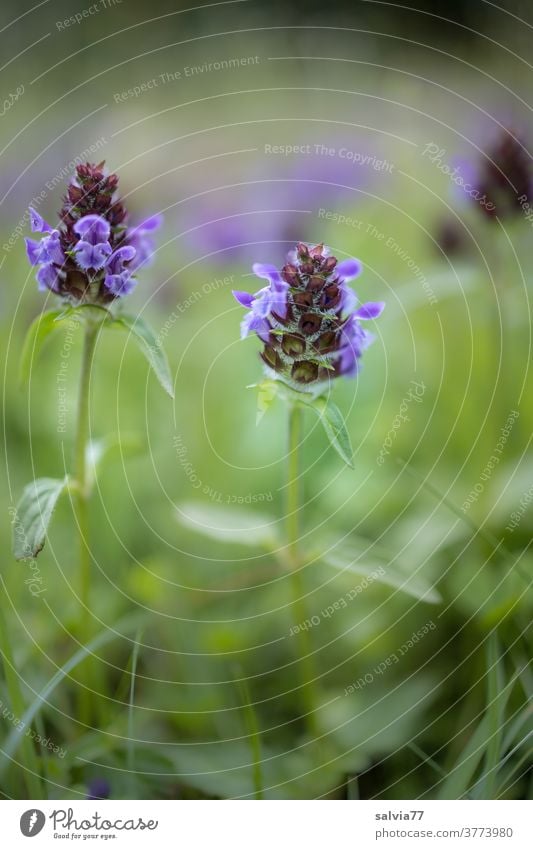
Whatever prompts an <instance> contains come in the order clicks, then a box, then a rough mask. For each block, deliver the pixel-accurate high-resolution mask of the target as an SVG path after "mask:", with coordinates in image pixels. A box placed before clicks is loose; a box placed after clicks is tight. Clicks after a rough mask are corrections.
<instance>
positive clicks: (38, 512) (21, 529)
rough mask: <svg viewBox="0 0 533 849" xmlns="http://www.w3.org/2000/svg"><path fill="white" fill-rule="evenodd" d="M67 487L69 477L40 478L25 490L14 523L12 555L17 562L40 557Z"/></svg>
mask: <svg viewBox="0 0 533 849" xmlns="http://www.w3.org/2000/svg"><path fill="white" fill-rule="evenodd" d="M67 485H68V478H63V479H62V480H58V479H56V478H38V479H37V480H35V481H33V482H32V483H29V484H28V485H27V486H26V487H25V488H24V491H23V493H22V498H21V499H20V501H19V503H18V505H17V512H16V516H15V519H14V521H13V553H14V555H15V557H16V559H17V560H25V559H26V558H28V557H37V555H38V554H39V552H40V551H41V549H42V547H43V546H44V541H45V538H46V532H47V530H48V525H49V524H50V519H51V518H52V513H53V512H54V508H55V506H56V504H57V500H58V498H59V496H60V495H61V493H62V492H63V491H64V490H65V488H66V487H67Z"/></svg>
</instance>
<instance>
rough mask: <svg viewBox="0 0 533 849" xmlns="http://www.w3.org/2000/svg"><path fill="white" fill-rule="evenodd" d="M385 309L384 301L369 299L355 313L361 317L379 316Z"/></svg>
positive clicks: (357, 316)
mask: <svg viewBox="0 0 533 849" xmlns="http://www.w3.org/2000/svg"><path fill="white" fill-rule="evenodd" d="M384 309H385V302H384V301H369V302H368V303H366V304H362V306H360V307H359V309H358V310H357V311H356V312H355V313H354V315H355V317H356V318H361V319H368V318H377V317H378V315H381V313H382V312H383V310H384Z"/></svg>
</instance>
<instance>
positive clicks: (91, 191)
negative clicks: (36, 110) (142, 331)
mask: <svg viewBox="0 0 533 849" xmlns="http://www.w3.org/2000/svg"><path fill="white" fill-rule="evenodd" d="M117 186H118V177H117V175H116V174H107V173H106V172H105V171H104V163H103V162H101V163H100V164H99V165H92V164H91V163H85V164H83V165H78V167H77V168H76V174H75V176H74V178H73V179H72V180H71V182H70V184H69V186H68V188H67V193H66V196H65V197H64V198H63V207H62V209H61V211H60V213H59V216H60V221H59V224H58V226H57V228H52V227H51V226H50V224H48V223H47V222H46V221H45V220H44V218H42V216H41V215H39V213H38V212H36V210H35V209H31V208H30V223H31V228H32V231H33V233H40V234H41V239H40V240H37V239H26V253H27V256H28V259H29V261H30V263H31V265H33V266H35V267H36V268H37V283H38V285H39V289H40V290H41V291H44V290H47V289H49V290H51V291H52V292H54V293H55V294H57V295H60V296H61V297H62V298H64V299H65V300H67V301H70V302H72V303H74V304H75V303H80V302H83V303H100V304H106V303H109V302H111V301H113V300H115V299H116V298H120V297H123V296H124V295H128V294H129V293H130V292H131V291H132V290H133V289H134V287H135V285H136V282H137V281H136V279H135V276H134V275H135V273H136V272H137V271H138V269H139V268H140V267H141V266H144V265H146V264H148V262H149V261H150V259H151V258H152V256H153V253H154V249H155V244H154V240H153V238H152V233H153V231H154V230H156V229H157V228H158V227H159V226H160V225H161V222H162V218H161V216H152V217H151V218H149V219H147V220H146V221H144V222H142V223H141V224H138V225H137V226H135V227H128V225H127V212H126V209H125V207H124V205H123V204H122V202H121V201H120V199H118V198H117V196H116V191H117Z"/></svg>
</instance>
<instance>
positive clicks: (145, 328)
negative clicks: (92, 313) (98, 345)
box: [107, 315, 174, 398]
mask: <svg viewBox="0 0 533 849" xmlns="http://www.w3.org/2000/svg"><path fill="white" fill-rule="evenodd" d="M107 326H108V327H112V328H115V329H118V330H126V331H127V332H128V333H129V334H130V335H131V338H132V339H133V341H134V342H135V343H136V344H137V345H138V346H139V348H140V350H141V351H142V353H143V354H144V356H145V357H146V359H147V360H148V362H149V363H150V366H151V367H152V368H153V370H154V372H155V375H156V377H157V379H158V381H159V383H160V384H161V386H162V387H163V389H164V390H165V392H167V393H168V394H169V395H170V397H171V398H173V397H174V389H173V386H172V377H171V374H170V368H169V365H168V360H167V357H166V354H165V352H164V350H163V348H162V347H161V345H160V344H159V341H158V339H157V336H156V335H155V333H154V331H153V330H152V328H151V327H150V325H149V324H147V323H146V322H145V321H144V320H143V319H142V318H139V317H138V316H134V315H120V316H118V317H117V318H114V319H111V321H109V323H108V324H107Z"/></svg>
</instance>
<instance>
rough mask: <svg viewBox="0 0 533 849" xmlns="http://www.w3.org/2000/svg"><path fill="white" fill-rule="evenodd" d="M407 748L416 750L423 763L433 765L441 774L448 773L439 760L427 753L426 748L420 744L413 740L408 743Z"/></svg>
mask: <svg viewBox="0 0 533 849" xmlns="http://www.w3.org/2000/svg"><path fill="white" fill-rule="evenodd" d="M407 748H408V749H411V751H412V752H414V753H415V755H418V757H419V758H421V760H422V761H423V763H426V764H428V765H429V766H430V767H432V769H434V770H435V772H438V773H439V775H442V776H444V775H447V773H446V770H445V769H443V767H441V765H440V764H438V763H437V761H435V760H433V758H431V757H430V756H429V755H427V754H426V753H425V752H424V750H423V749H421V748H420V746H418V745H417V744H416V743H414V742H413V741H411V742H410V743H408V744H407Z"/></svg>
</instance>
